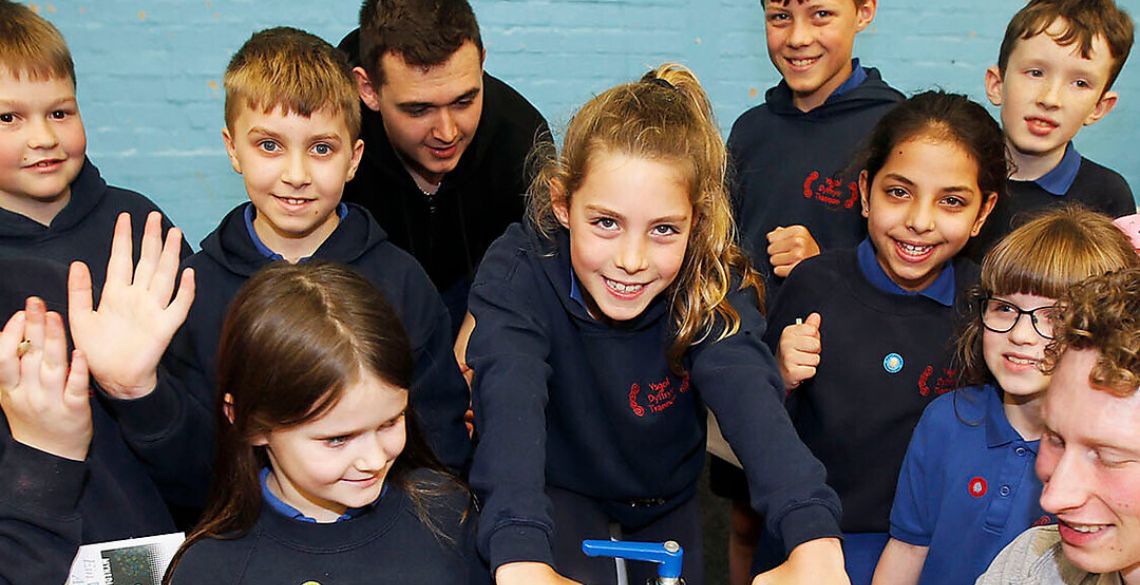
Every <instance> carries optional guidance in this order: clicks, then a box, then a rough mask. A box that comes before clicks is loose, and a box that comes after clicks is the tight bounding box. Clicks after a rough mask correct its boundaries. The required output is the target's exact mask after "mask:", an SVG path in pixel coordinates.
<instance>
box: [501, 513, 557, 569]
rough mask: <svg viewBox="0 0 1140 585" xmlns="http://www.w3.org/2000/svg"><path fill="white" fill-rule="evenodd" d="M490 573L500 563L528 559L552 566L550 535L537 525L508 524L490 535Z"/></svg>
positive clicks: (552, 556) (552, 554) (552, 553)
mask: <svg viewBox="0 0 1140 585" xmlns="http://www.w3.org/2000/svg"><path fill="white" fill-rule="evenodd" d="M488 550H489V555H488V556H489V557H490V559H489V560H490V562H491V574H492V575H494V574H495V571H496V570H498V568H499V567H500V566H501V565H505V564H507V563H516V562H521V561H530V562H538V563H546V564H548V565H550V566H551V567H553V566H554V552H553V548H552V546H551V543H550V535H549V534H547V532H546V531H545V530H543V529H542V528H539V527H537V526H526V525H520V524H508V525H506V526H503V527H502V528H499V529H498V530H496V531H495V532H494V534H492V535H491V541H490V546H489V547H488Z"/></svg>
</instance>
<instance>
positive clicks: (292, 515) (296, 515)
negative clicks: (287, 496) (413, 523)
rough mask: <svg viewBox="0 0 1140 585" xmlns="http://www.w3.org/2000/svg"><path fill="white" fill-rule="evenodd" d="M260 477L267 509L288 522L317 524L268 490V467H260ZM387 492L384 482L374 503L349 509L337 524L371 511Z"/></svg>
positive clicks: (338, 519)
mask: <svg viewBox="0 0 1140 585" xmlns="http://www.w3.org/2000/svg"><path fill="white" fill-rule="evenodd" d="M260 477H261V498H262V499H263V500H265V503H266V504H267V505H269V508H270V509H271V510H273V511H274V512H276V513H278V514H281V515H282V516H284V517H286V518H289V519H290V520H297V521H298V522H309V523H311V524H316V523H317V520H316V519H315V518H311V517H309V516H306V515H305V514H304V513H302V512H301V511H300V510H298V509H296V508H294V507H293V506H290V505H289V504H286V503H285V502H284V500H282V499H281V498H278V497H277V496H275V495H273V492H272V491H270V490H269V485H268V484H266V480H267V479H268V478H269V468H268V467H262V468H261V475H260ZM387 491H388V483H387V482H385V483H384V487H382V488H380V497H379V498H376V500H375V501H374V502H372V503H371V504H368V505H367V506H365V507H363V508H349V509H348V510H346V511H345V513H344V514H341V515H340V517H339V518H337V519H336V521H337V522H344V521H345V520H352V519H353V518H356V517H357V516H360V515H361V514H364V513H365V512H367V511H369V510H371V509H372V507H373V506H375V505H376V502H379V501H380V498H383V497H384V493H385V492H387Z"/></svg>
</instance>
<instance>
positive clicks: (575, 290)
mask: <svg viewBox="0 0 1140 585" xmlns="http://www.w3.org/2000/svg"><path fill="white" fill-rule="evenodd" d="M570 298H571V299H573V300H574V302H576V303H578V304H579V305H582V308H583V309H586V312H587V313H589V312H590V307H587V306H586V298H585V297H583V296H582V285H580V284H578V275H577V274H574V267H573V266H571V267H570Z"/></svg>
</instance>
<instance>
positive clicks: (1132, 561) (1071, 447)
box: [978, 268, 1140, 585]
mask: <svg viewBox="0 0 1140 585" xmlns="http://www.w3.org/2000/svg"><path fill="white" fill-rule="evenodd" d="M1062 305H1063V306H1064V307H1065V312H1064V317H1063V320H1062V324H1063V325H1062V326H1061V327H1060V328H1059V329H1060V333H1059V334H1058V335H1057V338H1056V341H1055V345H1054V346H1052V347H1050V350H1049V351H1050V357H1051V358H1052V361H1053V364H1054V370H1053V379H1052V381H1051V383H1050V384H1049V389H1048V391H1047V392H1046V394H1045V402H1044V405H1043V410H1042V416H1043V419H1044V423H1045V433H1044V434H1043V436H1042V437H1041V446H1040V453H1039V454H1038V456H1037V476H1038V477H1039V478H1041V481H1042V482H1043V483H1044V484H1045V487H1044V490H1043V491H1042V493H1041V507H1042V508H1043V509H1045V510H1046V511H1047V512H1049V513H1051V514H1055V515H1056V516H1057V525H1056V526H1043V527H1038V528H1032V529H1030V530H1028V531H1026V532H1024V533H1022V535H1021V536H1019V537H1018V538H1017V540H1015V541H1013V542H1012V543H1010V545H1009V546H1007V547H1006V548H1005V550H1003V551H1002V553H1001V554H1000V555H998V557H997V559H995V560H994V562H993V564H992V565H990V569H989V571H987V572H986V574H984V575H982V576H981V577H980V578H979V579H978V584H979V585H998V584H1006V583H1019V584H1024V585H1034V584H1061V585H1079V584H1084V583H1088V584H1104V585H1108V584H1123V585H1136V584H1137V583H1140V513H1138V512H1137V510H1140V492H1138V491H1137V489H1136V486H1137V483H1138V482H1140V393H1138V390H1140V359H1138V357H1137V354H1136V347H1137V345H1138V344H1140V320H1138V316H1140V270H1138V269H1135V268H1132V269H1128V270H1121V271H1119V272H1116V273H1112V274H1108V275H1106V276H1098V277H1095V278H1092V279H1089V280H1088V281H1086V282H1085V283H1083V284H1081V285H1079V286H1077V287H1074V288H1073V289H1072V290H1071V291H1070V293H1069V294H1068V295H1067V298H1066V299H1064V300H1063V302H1062Z"/></svg>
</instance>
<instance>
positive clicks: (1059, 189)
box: [1033, 142, 1081, 197]
mask: <svg viewBox="0 0 1140 585" xmlns="http://www.w3.org/2000/svg"><path fill="white" fill-rule="evenodd" d="M1080 171H1081V153H1079V152H1077V147H1076V146H1074V145H1073V143H1072V142H1070V143H1069V146H1068V147H1067V148H1065V156H1063V157H1061V162H1059V163H1057V166H1055V167H1053V169H1052V170H1050V171H1049V172H1048V173H1045V174H1044V175H1041V176H1040V177H1038V178H1037V180H1035V181H1033V182H1034V183H1037V186H1038V187H1041V188H1042V189H1044V190H1045V191H1046V192H1047V193H1049V194H1050V195H1056V196H1058V197H1063V196H1064V195H1065V194H1066V193H1068V192H1069V188H1070V187H1072V186H1073V182H1074V181H1076V180H1077V173H1079V172H1080Z"/></svg>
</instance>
